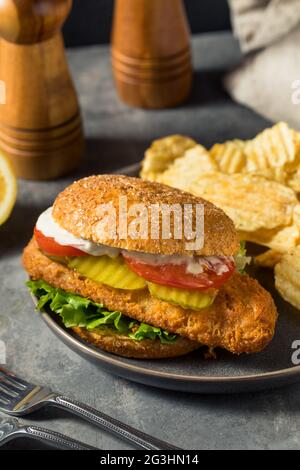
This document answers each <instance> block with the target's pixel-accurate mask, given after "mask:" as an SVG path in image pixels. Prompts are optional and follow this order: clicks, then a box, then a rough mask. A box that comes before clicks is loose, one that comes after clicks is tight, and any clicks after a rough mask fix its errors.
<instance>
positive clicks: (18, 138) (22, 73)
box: [0, 0, 84, 179]
mask: <svg viewBox="0 0 300 470" xmlns="http://www.w3.org/2000/svg"><path fill="white" fill-rule="evenodd" d="M71 7H72V0H19V1H15V0H2V1H1V2H0V38H1V39H0V80H1V81H2V84H3V83H4V86H5V95H6V100H5V101H6V102H5V104H1V105H0V149H2V150H3V151H4V153H6V154H7V155H8V156H9V157H10V159H11V161H12V164H13V166H14V169H15V171H16V174H17V176H19V177H21V178H26V179H48V178H55V177H58V176H61V175H63V174H65V173H67V172H69V171H70V170H72V169H73V168H75V167H76V166H77V165H78V163H79V160H80V157H81V155H82V152H83V148H84V141H83V134H82V125H81V117H80V111H79V106H78V101H77V96H76V92H75V89H74V86H73V83H72V79H71V76H70V73H69V70H68V65H67V62H66V58H65V53H64V44H63V39H62V35H61V27H62V25H63V23H64V21H65V19H66V18H67V16H68V14H69V12H70V10H71Z"/></svg>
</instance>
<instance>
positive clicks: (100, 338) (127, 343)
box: [72, 327, 201, 359]
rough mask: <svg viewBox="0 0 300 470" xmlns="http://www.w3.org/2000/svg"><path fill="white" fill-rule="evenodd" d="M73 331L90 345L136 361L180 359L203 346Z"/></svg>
mask: <svg viewBox="0 0 300 470" xmlns="http://www.w3.org/2000/svg"><path fill="white" fill-rule="evenodd" d="M72 329H73V331H74V332H75V333H76V334H77V335H78V336H80V337H81V338H82V339H84V340H85V341H87V342H88V343H91V344H93V345H94V346H96V347H97V348H100V349H104V351H108V352H110V353H113V354H117V355H118V356H124V357H133V358H135V359H162V358H167V357H178V356H183V355H184V354H188V353H189V352H191V351H194V350H195V349H199V348H200V347H201V344H199V343H197V342H196V341H190V340H189V339H186V338H182V337H180V336H179V337H178V338H177V340H176V341H175V343H173V344H162V343H161V342H160V340H159V339H156V340H151V339H144V340H142V341H134V340H132V339H130V338H128V336H125V335H120V334H116V333H111V334H107V333H106V334H103V333H102V334H101V331H100V330H99V331H96V330H94V331H88V330H86V329H85V328H79V327H76V328H72Z"/></svg>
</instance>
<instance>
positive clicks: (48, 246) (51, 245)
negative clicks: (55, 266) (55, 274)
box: [34, 227, 87, 256]
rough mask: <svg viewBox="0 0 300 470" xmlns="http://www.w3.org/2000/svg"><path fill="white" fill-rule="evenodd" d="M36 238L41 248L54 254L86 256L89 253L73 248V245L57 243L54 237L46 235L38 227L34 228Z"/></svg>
mask: <svg viewBox="0 0 300 470" xmlns="http://www.w3.org/2000/svg"><path fill="white" fill-rule="evenodd" d="M34 238H35V240H36V242H37V244H38V246H39V248H40V249H41V250H42V251H44V252H45V253H48V254H49V255H53V256H86V255H87V254H86V253H84V251H81V250H78V249H77V248H73V247H72V246H64V245H60V244H59V243H56V241H55V240H54V238H51V237H46V235H44V234H43V233H42V232H41V231H40V230H38V229H37V228H36V227H35V228H34Z"/></svg>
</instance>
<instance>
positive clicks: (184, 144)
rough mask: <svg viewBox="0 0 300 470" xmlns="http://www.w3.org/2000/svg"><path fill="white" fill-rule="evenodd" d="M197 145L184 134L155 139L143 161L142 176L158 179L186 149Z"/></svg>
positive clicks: (153, 179)
mask: <svg viewBox="0 0 300 470" xmlns="http://www.w3.org/2000/svg"><path fill="white" fill-rule="evenodd" d="M195 145H197V142H195V141H194V140H193V139H190V138H189V137H185V136H182V135H170V136H168V137H164V138H162V139H158V140H155V141H154V142H153V143H152V145H151V147H150V148H149V149H148V150H147V151H146V153H145V158H144V160H143V162H142V170H141V177H142V178H144V179H148V180H151V181H156V180H157V176H158V175H160V174H161V173H163V172H164V171H165V170H167V169H168V168H169V166H170V165H171V164H172V163H173V162H174V160H176V159H177V158H179V157H182V156H183V155H184V153H185V151H186V150H188V149H190V148H192V147H194V146H195Z"/></svg>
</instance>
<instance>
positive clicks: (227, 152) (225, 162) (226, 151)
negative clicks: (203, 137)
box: [210, 140, 246, 174]
mask: <svg viewBox="0 0 300 470" xmlns="http://www.w3.org/2000/svg"><path fill="white" fill-rule="evenodd" d="M245 144H246V142H243V141H242V140H233V141H228V142H225V143H224V144H215V145H214V146H213V147H212V148H211V149H210V155H211V157H212V158H213V159H214V160H215V161H216V162H217V164H218V167H219V170H220V171H221V172H222V173H229V174H232V173H240V172H242V171H243V170H244V168H245V167H246V155H245V152H244V147H245Z"/></svg>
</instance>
